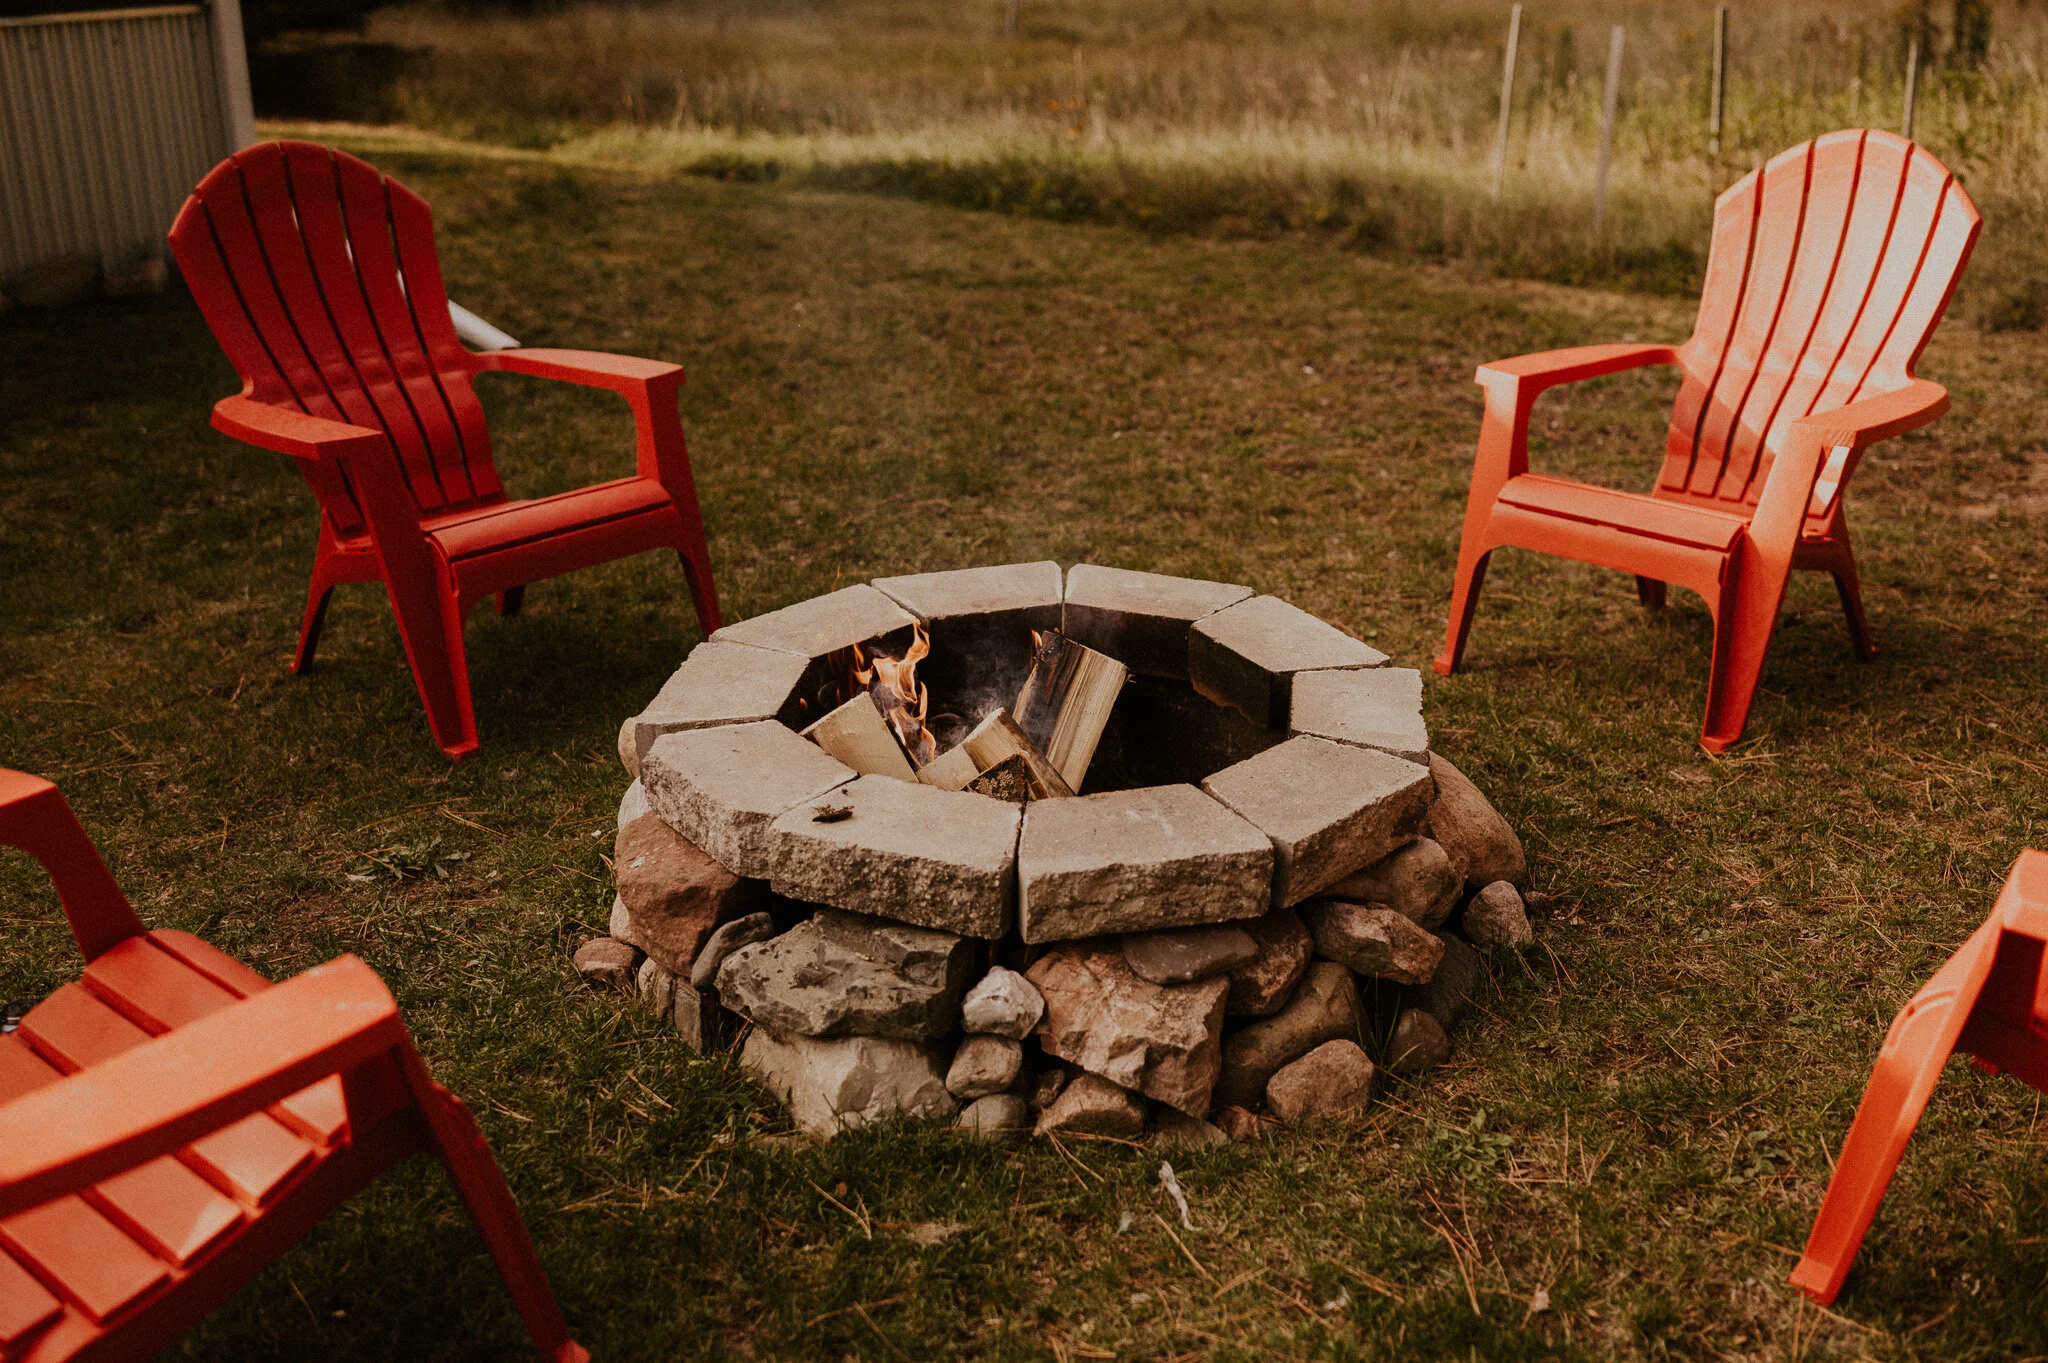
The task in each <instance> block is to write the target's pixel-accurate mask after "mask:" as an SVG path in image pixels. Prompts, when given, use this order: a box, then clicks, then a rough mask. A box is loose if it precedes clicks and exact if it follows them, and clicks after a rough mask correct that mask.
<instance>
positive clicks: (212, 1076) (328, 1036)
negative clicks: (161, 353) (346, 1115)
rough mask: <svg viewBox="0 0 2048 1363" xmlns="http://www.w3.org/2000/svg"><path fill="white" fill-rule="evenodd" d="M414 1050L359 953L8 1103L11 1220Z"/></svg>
mask: <svg viewBox="0 0 2048 1363" xmlns="http://www.w3.org/2000/svg"><path fill="white" fill-rule="evenodd" d="M404 1044H406V1033H405V1025H404V1023H402V1022H401V1021H400V1020H399V1016H398V1005H397V1003H396V1002H395V1001H394V1000H393V999H392V997H391V992H390V991H389V990H388V989H386V988H385V987H384V982H383V981H382V980H380V979H378V978H377V973H376V972H375V971H373V970H371V969H370V967H369V966H367V965H365V964H363V962H362V961H360V960H358V959H357V958H355V957H354V956H342V957H339V958H337V959H335V960H333V961H329V962H328V963H327V964H325V965H321V966H315V967H314V968H313V969H311V970H308V971H306V972H305V973H304V974H302V975H299V976H297V977H295V978H293V979H290V980H287V981H286V982H285V983H283V984H280V985H277V986H276V987H274V988H271V989H266V990H264V991H263V992H262V993H260V994H254V995H251V996H250V997H248V998H246V999H243V1000H241V1001H240V1002H239V1003H235V1004H231V1005H230V1006H228V1007H226V1008H223V1009H221V1010H220V1011H219V1012H217V1013H214V1014H212V1015H210V1016H208V1017H204V1018H201V1019H200V1020H199V1021H197V1022H194V1023H191V1024H188V1025H187V1026H184V1027H180V1028H178V1029H177V1030H176V1031H174V1032H168V1033H166V1034H165V1035H163V1036H160V1037H157V1038H155V1039H154V1040H151V1041H147V1042H144V1043H143V1044H142V1045H140V1046H137V1047H135V1048H133V1049H132V1050H128V1051H124V1052H122V1053H121V1054H120V1055H118V1056H115V1057H114V1058H113V1059H111V1060H108V1061H106V1062H104V1063H102V1064H98V1065H94V1066H92V1067H91V1068H89V1069H85V1070H80V1071H79V1072H78V1073H76V1074H72V1075H69V1076H67V1077H65V1078H63V1079H60V1080H58V1081H57V1082H56V1083H54V1084H50V1085H47V1086H45V1087H43V1088H39V1089H36V1090H35V1091H33V1092H31V1093H28V1094H26V1095H24V1096H22V1097H20V1098H17V1099H15V1100H14V1101H13V1102H11V1103H7V1104H5V1105H4V1106H0V1218H4V1217H8V1216H13V1215H15V1214H16V1213H18V1212H22V1211H26V1210H27V1209H28V1208H30V1207H36V1206H41V1205H42V1204H43V1203H45V1202H48V1201H50V1200H51V1199H52V1198H57V1197H62V1196H63V1195H65V1194H66V1193H74V1192H77V1191H78V1190H80V1189H81V1188H85V1187H87V1186H89V1185H91V1184H93V1183H97V1182H99V1181H100V1180H101V1179H104V1178H108V1177H111V1176H112V1175H114V1174H116V1173H119V1172H120V1171H121V1170H123V1169H129V1168H133V1167H134V1166H135V1165H138V1164H140V1163H142V1162H144V1161H145V1160H149V1159H153V1158H155V1157H156V1156H158V1155H163V1154H168V1153H169V1152H171V1151H173V1150H177V1149H179V1148H181V1147H183V1146H186V1145H190V1144H191V1143H192V1142H193V1141H195V1140H197V1139H199V1138H200V1137H202V1136H204V1135H206V1134H207V1133H208V1132H211V1131H217V1130H219V1129H220V1128H221V1127H224V1126H226V1125H228V1124H229V1123H231V1122H235V1121H239V1120H240V1119H242V1118H243V1117H246V1116H248V1115H249V1114H250V1113H252V1112H256V1111H259V1110H260V1109H262V1108H265V1107H268V1106H269V1105H270V1104H272V1103H274V1102H276V1101H278V1100H279V1099H281V1098H284V1097H287V1096H289V1095H291V1094H294V1093H297V1092H298V1091H299V1090H300V1089H303V1088H305V1087H306V1086H307V1085H309V1084H312V1083H315V1082H317V1081H319V1080H320V1079H323V1078H325V1077H327V1076H328V1075H331V1074H335V1073H338V1072H340V1071H344V1070H348V1069H351V1068H353V1067H354V1066H356V1065H359V1064H361V1063H363V1062H364V1061H366V1060H369V1059H371V1058H373V1057H375V1056H376V1055H378V1054H380V1053H383V1052H385V1051H389V1050H391V1049H392V1048H393V1047H396V1046H401V1045H404Z"/></svg>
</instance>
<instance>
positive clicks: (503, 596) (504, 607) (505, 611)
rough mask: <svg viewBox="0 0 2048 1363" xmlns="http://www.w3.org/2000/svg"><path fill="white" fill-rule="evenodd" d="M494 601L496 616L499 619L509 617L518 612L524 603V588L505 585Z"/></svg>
mask: <svg viewBox="0 0 2048 1363" xmlns="http://www.w3.org/2000/svg"><path fill="white" fill-rule="evenodd" d="M496 601H497V604H498V618H499V619H501V620H504V619H510V618H511V617H512V616H515V615H517V614H519V608H520V607H521V606H523V605H525V604H526V588H524V587H507V588H506V589H505V590H504V591H502V592H499V593H498V595H497V597H496Z"/></svg>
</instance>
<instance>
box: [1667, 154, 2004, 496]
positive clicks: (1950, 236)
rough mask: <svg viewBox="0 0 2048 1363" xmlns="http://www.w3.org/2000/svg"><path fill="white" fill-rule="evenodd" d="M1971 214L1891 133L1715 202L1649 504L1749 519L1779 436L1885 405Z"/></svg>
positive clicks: (1969, 228) (1768, 176) (1939, 302)
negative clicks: (1800, 424)
mask: <svg viewBox="0 0 2048 1363" xmlns="http://www.w3.org/2000/svg"><path fill="white" fill-rule="evenodd" d="M1978 221H1979V220H1978V216H1977V211H1976V208H1975V207H1974V206H1973V205H1972V204H1971V203H1970V201H1969V196H1968V195H1967V194H1965V193H1964V192H1963V190H1962V187H1961V186H1960V185H1958V184H1957V183H1956V182H1955V177H1954V176H1953V175H1951V174H1950V173H1949V171H1948V170H1947V169H1946V168H1945V167H1944V166H1942V164H1941V163H1940V162H1939V161H1937V160H1935V159H1934V157H1933V156H1931V155H1929V154H1928V153H1927V152H1926V151H1924V150H1922V149H1921V148H1919V147H1916V146H1914V145H1913V144H1912V143H1910V142H1907V141H1906V140H1905V139H1903V138H1901V137H1897V136H1895V135H1893V134H1891V133H1885V132H1875V131H1867V130H1852V131H1847V132H1838V133H1830V134H1828V135H1826V136H1825V137H1820V138H1816V139H1815V140H1814V141H1811V142H1807V143H1803V144H1801V145H1800V146H1797V147H1794V148H1792V149H1791V150H1790V151H1786V152H1784V153H1781V154H1780V155H1778V156H1776V157H1773V158H1772V159H1771V161H1770V162H1769V163H1768V164H1767V165H1765V166H1763V167H1762V168H1761V169H1760V170H1758V171H1755V172H1753V173H1751V174H1750V175H1748V176H1745V177H1744V178H1743V179H1742V180H1740V181H1738V182H1737V183H1736V184H1735V185H1733V186H1732V187H1730V188H1729V189H1728V191H1727V192H1726V193H1724V194H1722V196H1721V198H1720V200H1719V201H1718V203H1717V204H1716V205H1715V213H1714V240H1713V248H1712V253H1711V255H1710V257H1709V259H1708V263H1707V279H1706V287H1705V289H1704V291H1703V293H1702V295H1701V299H1700V312H1699V320H1698V322H1697V323H1696V325H1695V327H1694V329H1693V335H1692V337H1691V339H1690V340H1688V341H1687V342H1686V344H1685V346H1684V347H1683V348H1682V349H1681V352H1680V363H1681V367H1682V369H1683V381H1682V383H1681V386H1680V390H1679V395H1678V399H1677V401H1676V402H1675V403H1674V405H1673V408H1672V419H1671V426H1670V429H1669V432H1668V434H1667V437H1666V443H1665V458H1664V467H1663V470H1662V472H1661V473H1660V475H1659V477H1658V483H1657V490H1658V493H1659V495H1661V496H1666V497H1690V498H1698V499H1701V500H1704V501H1712V502H1720V503H1724V504H1729V505H1732V506H1753V505H1755V503H1756V500H1757V498H1758V497H1759V496H1761V495H1762V492H1763V487H1764V483H1765V480H1766V479H1767V478H1768V476H1769V474H1770V467H1771V461H1772V459H1773V457H1774V456H1775V455H1776V454H1777V452H1778V450H1779V449H1780V448H1781V446H1782V444H1783V442H1784V439H1785V435H1786V432H1787V430H1788V429H1789V427H1790V426H1791V424H1792V423H1793V422H1795V421H1798V420H1799V419H1801V418H1802V417H1806V416H1809V415H1812V414H1813V413H1815V412H1823V411H1829V410H1832V409H1834V408H1837V407H1841V406H1844V405H1846V404H1848V403H1851V402H1854V401H1856V400H1857V399H1859V398H1864V397H1872V396H1876V395H1878V394H1881V393H1887V392H1892V391H1895V390H1896V389H1899V388H1902V387H1904V386H1905V385H1906V384H1907V383H1909V382H1911V380H1912V369H1913V365H1914V363H1915V362H1916V361H1917V360H1918V358H1919V355H1920V352H1921V350H1922V349H1924V348H1925V347H1926V344H1927V341H1928V338H1929V337H1930V336H1932V335H1933V332H1934V327H1935V324H1936V323H1938V322H1939V321H1940V320H1941V315H1942V312H1943V310H1944V309H1945V308H1946V307H1947V305H1948V300H1949V298H1950V296H1951V295H1952V294H1953V293H1954V290H1955V285H1956V281H1957V280H1958V279H1959V278H1960V277H1961V275H1962V270H1963V266H1964V265H1965V264H1966V263H1967V261H1968V260H1969V255H1970V250H1971V248H1972V246H1973V245H1974V244H1975V242H1976V236H1977V229H1978Z"/></svg>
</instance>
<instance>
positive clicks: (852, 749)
mask: <svg viewBox="0 0 2048 1363" xmlns="http://www.w3.org/2000/svg"><path fill="white" fill-rule="evenodd" d="M803 736H804V737H805V738H808V739H810V740H811V742H813V743H815V744H817V745H818V746H819V747H821V748H823V749H824V750H825V751H826V752H828V753H830V754H832V756H834V757H836V758H838V759H839V760H840V761H841V762H844V763H845V764H846V765H847V766H849V767H852V768H853V769H854V770H855V771H857V772H859V773H860V774H861V775H863V776H892V777H894V778H895V779H897V780H898V781H915V780H916V779H917V772H916V770H915V769H913V768H912V767H911V765H910V757H909V755H908V754H907V753H905V752H904V751H903V743H902V741H901V740H900V739H898V738H897V737H896V730H895V729H894V728H892V727H891V726H890V724H889V721H887V720H885V719H883V718H882V711H881V708H880V707H879V706H877V705H876V704H875V698H874V697H873V696H872V695H870V694H869V693H868V692H866V691H863V692H861V693H860V694H859V695H857V696H855V697H854V698H853V699H852V700H850V701H848V702H846V704H844V705H842V706H840V707H839V708H838V709H836V710H834V711H833V712H832V713H831V714H829V715H826V716H825V717H824V718H823V719H821V720H819V721H818V722H817V723H816V724H813V725H812V726H811V727H810V728H808V729H805V730H804V731H803Z"/></svg>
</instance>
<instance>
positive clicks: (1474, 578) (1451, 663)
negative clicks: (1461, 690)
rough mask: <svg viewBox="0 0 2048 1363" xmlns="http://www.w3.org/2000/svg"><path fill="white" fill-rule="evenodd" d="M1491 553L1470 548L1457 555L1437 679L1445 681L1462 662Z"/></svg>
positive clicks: (1437, 664) (1477, 608) (1463, 549)
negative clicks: (1449, 615) (1438, 677)
mask: <svg viewBox="0 0 2048 1363" xmlns="http://www.w3.org/2000/svg"><path fill="white" fill-rule="evenodd" d="M1492 558H1493V551H1492V550H1485V551H1483V552H1482V551H1480V550H1476V549H1474V548H1472V547H1471V546H1470V545H1469V544H1468V545H1466V546H1465V547H1463V548H1461V549H1460V550H1459V551H1458V576H1457V578H1456V580H1455V581H1453V582H1452V584H1451V619H1450V625H1449V627H1448V628H1447V629H1446V630H1445V631H1444V651H1443V652H1442V653H1440V654H1438V655H1437V660H1436V671H1437V675H1438V676H1443V677H1448V676H1450V675H1451V673H1453V672H1455V671H1457V670H1458V664H1459V663H1461V662H1463V661H1464V660H1465V641H1466V640H1467V639H1468V638H1470V637H1471V634H1472V617H1473V616H1474V615H1476V614H1477V613H1478V611H1479V589H1480V588H1481V587H1483V586H1485V585H1486V565H1487V563H1488V562H1489V561H1490V560H1491V559H1492Z"/></svg>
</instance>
